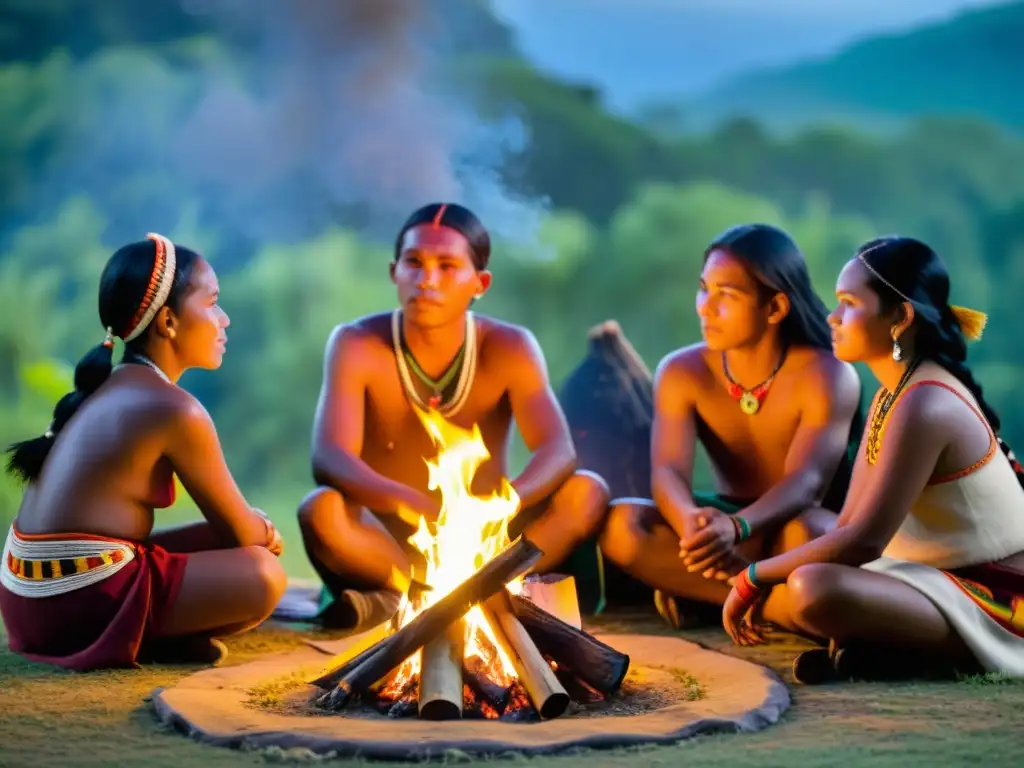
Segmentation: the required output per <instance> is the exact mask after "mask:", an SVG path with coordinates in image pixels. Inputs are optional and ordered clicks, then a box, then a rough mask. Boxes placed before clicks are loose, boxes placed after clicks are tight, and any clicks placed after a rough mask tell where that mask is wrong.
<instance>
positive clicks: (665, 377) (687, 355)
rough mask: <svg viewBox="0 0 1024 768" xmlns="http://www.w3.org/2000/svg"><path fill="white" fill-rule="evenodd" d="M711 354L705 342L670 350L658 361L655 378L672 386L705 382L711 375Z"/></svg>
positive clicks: (656, 380)
mask: <svg viewBox="0 0 1024 768" xmlns="http://www.w3.org/2000/svg"><path fill="white" fill-rule="evenodd" d="M710 354H711V353H710V351H709V350H708V348H707V346H705V344H704V343H703V342H699V343H697V344H691V345H689V346H687V347H682V348H680V349H677V350H675V351H674V352H669V353H668V354H667V355H665V357H663V358H661V361H660V362H659V363H658V367H657V369H656V370H655V372H654V380H655V382H661V383H663V384H666V385H671V386H681V385H686V384H697V383H700V382H703V381H705V380H706V379H707V377H708V376H709V375H711V366H710V364H709V362H708V355H710Z"/></svg>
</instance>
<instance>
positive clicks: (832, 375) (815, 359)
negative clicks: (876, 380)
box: [790, 347, 861, 403]
mask: <svg viewBox="0 0 1024 768" xmlns="http://www.w3.org/2000/svg"><path fill="white" fill-rule="evenodd" d="M790 355H791V356H792V360H793V363H795V365H794V366H793V368H792V369H791V371H792V375H793V378H794V381H795V382H796V384H797V386H798V388H799V389H800V392H801V395H807V396H812V397H826V398H828V399H829V400H830V401H839V402H844V403H858V402H860V395H861V382H860V377H859V376H858V375H857V369H856V368H854V367H853V366H852V365H851V364H850V363H845V362H843V361H842V360H839V359H837V358H836V357H835V355H833V354H832V352H831V351H830V350H826V349H816V348H814V347H799V348H796V349H793V350H791V351H790Z"/></svg>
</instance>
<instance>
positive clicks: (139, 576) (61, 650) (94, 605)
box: [0, 530, 188, 672]
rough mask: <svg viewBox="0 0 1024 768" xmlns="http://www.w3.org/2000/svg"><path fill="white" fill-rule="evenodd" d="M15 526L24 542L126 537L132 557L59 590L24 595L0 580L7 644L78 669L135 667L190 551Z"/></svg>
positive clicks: (175, 593) (165, 610)
mask: <svg viewBox="0 0 1024 768" xmlns="http://www.w3.org/2000/svg"><path fill="white" fill-rule="evenodd" d="M15 533H16V534H17V536H18V537H19V538H21V539H23V540H26V541H32V540H33V539H37V540H39V539H42V540H48V541H55V540H61V539H63V540H71V539H83V538H84V539H92V540H96V541H108V542H111V543H114V544H128V545H130V546H131V547H132V549H133V550H134V551H135V558H134V559H133V560H131V562H129V563H128V565H126V566H124V567H123V568H122V569H121V570H119V571H117V572H116V573H114V574H113V575H111V576H109V577H107V578H105V579H104V580H102V581H100V582H97V583H95V584H91V585H89V586H85V587H81V588H79V589H75V590H72V591H70V592H66V593H64V594H60V595H53V596H48V597H24V596H22V595H18V594H15V593H14V592H11V591H10V590H8V589H7V588H6V587H5V586H4V585H3V584H0V616H2V617H3V622H4V625H5V627H6V630H7V634H8V638H9V641H10V648H11V650H12V651H14V652H15V653H17V654H19V655H21V656H23V657H24V658H26V659H28V660H30V661H39V662H45V663H49V664H54V665H56V666H59V667H63V668H65V669H70V670H75V671H77V672H86V671H89V670H95V669H108V668H117V667H136V666H138V663H137V661H136V658H137V656H138V654H139V649H140V648H141V647H142V646H143V644H144V643H145V642H146V641H147V640H149V639H150V638H152V637H155V636H157V635H159V634H160V631H161V628H162V625H163V623H164V621H165V619H166V617H167V615H168V613H169V611H170V609H171V607H172V606H173V605H174V602H175V600H176V599H177V597H178V591H179V590H180V589H181V582H182V578H183V577H184V575H185V566H186V564H187V563H188V555H186V554H179V553H173V552H168V551H167V550H166V549H164V548H163V547H160V546H157V545H154V544H149V543H146V542H142V543H140V542H126V541H122V540H118V539H110V538H107V537H99V536H92V535H86V534H61V535H59V536H56V535H47V536H31V535H26V534H21V533H17V531H16V530H15ZM7 567H9V564H8V563H7V562H4V563H0V568H7Z"/></svg>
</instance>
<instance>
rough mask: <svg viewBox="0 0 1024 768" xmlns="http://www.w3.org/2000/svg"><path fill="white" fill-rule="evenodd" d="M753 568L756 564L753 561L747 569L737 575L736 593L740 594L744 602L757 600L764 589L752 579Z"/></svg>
mask: <svg viewBox="0 0 1024 768" xmlns="http://www.w3.org/2000/svg"><path fill="white" fill-rule="evenodd" d="M753 570H754V564H753V563H751V564H750V567H749V568H747V569H746V570H745V571H740V573H739V575H738V576H737V577H736V583H735V585H734V589H735V590H736V594H738V595H739V596H740V599H741V600H742V601H743V602H744V603H754V602H757V600H758V599H759V598H760V597H761V593H762V591H763V590H762V589H761V588H760V587H758V586H757V585H756V584H755V583H754V582H753V581H751V578H750V573H751V571H753Z"/></svg>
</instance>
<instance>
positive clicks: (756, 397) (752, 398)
mask: <svg viewBox="0 0 1024 768" xmlns="http://www.w3.org/2000/svg"><path fill="white" fill-rule="evenodd" d="M784 362H786V350H785V349H783V350H782V354H781V355H780V356H779V363H778V365H776V366H775V370H774V371H772V375H771V376H769V377H768V378H767V379H765V380H764V381H762V382H761V383H760V384H758V385H757V386H756V387H754V388H752V389H746V388H745V387H742V386H740V385H739V384H737V383H736V382H735V381H734V380H733V378H732V375H731V374H730V373H729V361H728V360H726V357H725V352H722V371H723V373H725V378H726V380H727V381H728V382H729V396H730V397H731V398H732V399H733V400H736V401H738V402H739V404H740V410H741V411H743V412H744V413H745V414H747V416H753V415H754V414H755V413H757V412H758V411H760V410H761V405H762V404H763V403H764V399H765V398H766V397H767V396H768V389H769V388H770V387H771V385H772V381H774V380H775V376H776V374H778V372H779V370H780V369H781V368H782V364H783V363H784Z"/></svg>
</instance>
